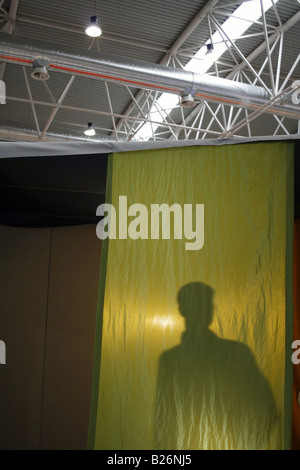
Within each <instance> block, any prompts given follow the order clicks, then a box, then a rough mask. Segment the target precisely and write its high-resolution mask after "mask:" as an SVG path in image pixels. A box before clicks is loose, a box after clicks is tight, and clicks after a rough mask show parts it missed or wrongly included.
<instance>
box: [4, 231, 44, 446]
mask: <svg viewBox="0 0 300 470" xmlns="http://www.w3.org/2000/svg"><path fill="white" fill-rule="evenodd" d="M49 252H50V229H35V230H31V229H30V230H29V229H23V228H12V227H0V339H1V340H2V341H4V342H5V344H6V364H5V365H0V448H1V449H36V448H38V447H39V441H40V417H41V401H42V384H43V362H44V341H45V323H46V306H47V290H48V270H49Z"/></svg>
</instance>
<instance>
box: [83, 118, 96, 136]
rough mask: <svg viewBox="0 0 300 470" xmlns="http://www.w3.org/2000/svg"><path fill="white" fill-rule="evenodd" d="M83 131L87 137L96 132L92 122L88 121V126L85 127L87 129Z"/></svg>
mask: <svg viewBox="0 0 300 470" xmlns="http://www.w3.org/2000/svg"><path fill="white" fill-rule="evenodd" d="M84 133H85V135H87V136H88V137H91V136H93V135H95V134H96V131H95V129H94V125H93V123H92V122H89V123H88V127H87V129H86V130H85V131H84Z"/></svg>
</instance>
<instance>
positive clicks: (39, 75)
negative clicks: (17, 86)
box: [31, 59, 50, 82]
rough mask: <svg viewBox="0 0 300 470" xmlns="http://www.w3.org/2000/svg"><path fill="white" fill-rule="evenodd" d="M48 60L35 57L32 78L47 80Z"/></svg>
mask: <svg viewBox="0 0 300 470" xmlns="http://www.w3.org/2000/svg"><path fill="white" fill-rule="evenodd" d="M48 65H49V62H48V60H46V59H36V60H34V61H33V63H32V66H33V72H32V73H31V76H32V78H34V79H35V80H40V81H42V82H44V81H45V80H48V79H49V78H50V75H49V73H48V69H47V67H48Z"/></svg>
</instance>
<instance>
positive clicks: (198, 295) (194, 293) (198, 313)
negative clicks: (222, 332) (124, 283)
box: [177, 282, 214, 330]
mask: <svg viewBox="0 0 300 470" xmlns="http://www.w3.org/2000/svg"><path fill="white" fill-rule="evenodd" d="M213 300H214V289H212V287H210V286H208V285H206V284H203V283H202V282H190V283H189V284H185V285H184V286H183V287H181V289H180V290H179V291H178V294H177V301H178V306H179V310H180V313H181V315H182V316H183V317H184V318H185V322H186V328H187V330H192V329H197V330H199V329H201V330H206V329H208V327H209V325H210V324H211V322H212V319H213V310H214V304H213Z"/></svg>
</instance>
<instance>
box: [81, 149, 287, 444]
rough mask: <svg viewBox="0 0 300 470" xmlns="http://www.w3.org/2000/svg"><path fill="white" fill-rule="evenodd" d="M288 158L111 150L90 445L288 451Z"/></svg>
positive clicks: (239, 152)
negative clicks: (113, 152)
mask: <svg viewBox="0 0 300 470" xmlns="http://www.w3.org/2000/svg"><path fill="white" fill-rule="evenodd" d="M293 155H294V144H293V142H288V141H281V142H258V143H249V144H248V143H247V144H235V145H226V146H222V145H220V146H203V147H202V146H201V147H183V148H170V149H157V150H148V151H143V152H138V151H137V152H122V153H117V154H112V155H110V157H109V166H108V175H107V195H106V202H107V204H110V206H107V207H106V209H107V211H106V212H104V214H103V215H104V216H105V217H104V220H103V225H104V228H103V231H104V232H102V234H103V233H104V235H102V237H103V236H106V235H107V231H108V230H109V238H106V239H105V240H104V242H103V249H102V260H101V273H100V284H99V300H98V319H97V331H96V350H95V365H94V381H93V394H92V408H91V419H90V432H89V445H88V446H89V448H91V449H106V450H113V449H118V450H133V449H135V450H143V449H148V450H159V449H165V450H194V449H289V448H290V446H291V429H292V381H293V364H292V361H291V344H292V342H293V287H292V284H293V228H294V220H293V216H294V213H293ZM112 207H113V209H112ZM108 208H109V209H108ZM108 214H110V218H109V217H108ZM100 228H101V227H100ZM100 228H99V232H98V233H99V234H100Z"/></svg>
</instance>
